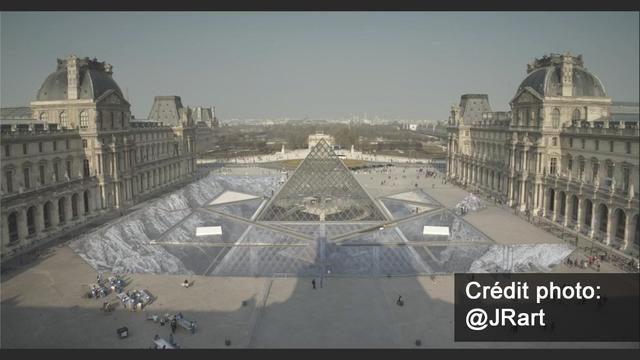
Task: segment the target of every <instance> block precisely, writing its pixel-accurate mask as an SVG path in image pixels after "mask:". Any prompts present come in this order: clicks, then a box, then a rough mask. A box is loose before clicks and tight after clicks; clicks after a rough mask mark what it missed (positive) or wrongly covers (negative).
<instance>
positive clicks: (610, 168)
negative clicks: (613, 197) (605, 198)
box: [607, 164, 613, 187]
mask: <svg viewBox="0 0 640 360" xmlns="http://www.w3.org/2000/svg"><path fill="white" fill-rule="evenodd" d="M612 180H613V164H609V165H607V186H608V187H610V186H611V183H612Z"/></svg>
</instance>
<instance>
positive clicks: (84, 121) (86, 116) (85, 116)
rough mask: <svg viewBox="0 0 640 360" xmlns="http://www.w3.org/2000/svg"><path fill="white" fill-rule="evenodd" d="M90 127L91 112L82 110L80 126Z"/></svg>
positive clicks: (83, 127) (82, 127)
mask: <svg viewBox="0 0 640 360" xmlns="http://www.w3.org/2000/svg"><path fill="white" fill-rule="evenodd" d="M88 127H89V113H88V112H87V111H86V110H82V111H81V112H80V128H81V129H86V128H88Z"/></svg>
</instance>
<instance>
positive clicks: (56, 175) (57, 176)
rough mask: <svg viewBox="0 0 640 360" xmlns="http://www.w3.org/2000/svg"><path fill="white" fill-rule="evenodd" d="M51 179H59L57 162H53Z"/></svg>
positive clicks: (56, 180)
mask: <svg viewBox="0 0 640 360" xmlns="http://www.w3.org/2000/svg"><path fill="white" fill-rule="evenodd" d="M53 180H55V182H58V181H60V169H59V166H58V163H53Z"/></svg>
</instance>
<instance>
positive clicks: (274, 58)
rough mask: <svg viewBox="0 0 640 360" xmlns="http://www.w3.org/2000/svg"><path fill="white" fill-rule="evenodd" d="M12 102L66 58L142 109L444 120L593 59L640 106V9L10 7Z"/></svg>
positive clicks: (28, 97)
mask: <svg viewBox="0 0 640 360" xmlns="http://www.w3.org/2000/svg"><path fill="white" fill-rule="evenodd" d="M0 20H1V27H0V28H1V49H0V50H1V53H0V61H1V63H0V71H1V73H0V76H1V79H0V80H1V93H0V96H1V98H0V100H1V103H2V106H18V105H28V104H29V102H30V101H32V100H33V99H34V98H35V96H36V93H37V91H38V89H39V87H40V85H41V84H42V82H43V81H44V79H45V78H46V76H47V75H48V74H49V73H51V72H53V71H54V70H55V68H56V58H62V57H66V56H68V55H69V54H76V55H78V56H80V57H85V56H89V57H97V58H98V59H99V60H100V61H107V62H108V63H111V64H112V65H113V67H114V78H115V79H116V81H117V82H118V84H119V85H120V87H121V88H122V90H123V91H128V94H129V100H130V102H131V103H132V112H133V114H134V115H136V117H138V118H145V117H147V115H148V113H149V110H150V108H151V104H152V102H153V97H154V96H155V95H179V96H181V97H182V101H183V104H185V105H190V106H198V105H203V106H211V105H215V106H216V110H217V115H218V117H219V118H221V119H223V120H224V119H229V118H266V117H272V118H274V117H290V118H302V117H305V116H309V117H311V118H327V117H329V118H331V117H344V116H349V115H350V114H358V115H361V114H364V113H367V114H368V115H369V117H373V116H376V115H377V116H381V117H386V118H401V119H429V120H444V119H446V118H447V116H448V111H449V107H450V105H451V104H453V103H457V102H459V99H460V95H461V94H463V93H487V94H489V100H490V103H491V106H492V108H493V109H494V110H506V109H508V106H509V105H508V102H509V100H511V98H512V96H513V95H514V93H515V91H516V88H517V86H518V85H519V83H520V81H521V80H522V79H523V78H524V76H525V74H526V71H525V69H526V64H527V63H528V62H530V61H532V60H533V59H534V58H535V57H541V56H542V55H544V54H547V53H550V52H564V51H565V50H569V51H571V52H572V53H577V54H583V56H584V61H585V65H586V67H587V68H588V69H589V70H591V71H592V72H594V73H595V74H596V75H597V76H598V77H599V78H600V79H601V80H602V81H603V83H604V86H605V89H606V91H607V92H608V94H609V96H611V97H612V98H613V99H614V100H618V101H622V100H627V101H638V88H639V81H640V80H639V74H638V68H639V67H640V65H639V63H638V53H639V51H640V49H639V44H638V43H639V39H638V37H639V36H638V34H639V17H638V13H637V12H636V13H622V12H618V13H613V12H609V13H607V12H570V13H565V12H557V13H545V12H532V13H508V12H503V13H488V12H482V13H480V12H479V13H472V12H469V13H467V12H433V13H424V12H419V13H405V12H345V13H338V12H286V13H278V12H267V13H259V12H209V13H191V12H173V13H164V12H147V13H137V12H129V13H127V12H123V13H116V12H113V13H100V12H94V13H90V12H56V13H2V15H1V19H0Z"/></svg>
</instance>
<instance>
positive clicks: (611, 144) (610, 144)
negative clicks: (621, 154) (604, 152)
mask: <svg viewBox="0 0 640 360" xmlns="http://www.w3.org/2000/svg"><path fill="white" fill-rule="evenodd" d="M609 151H610V152H613V140H611V141H609Z"/></svg>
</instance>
